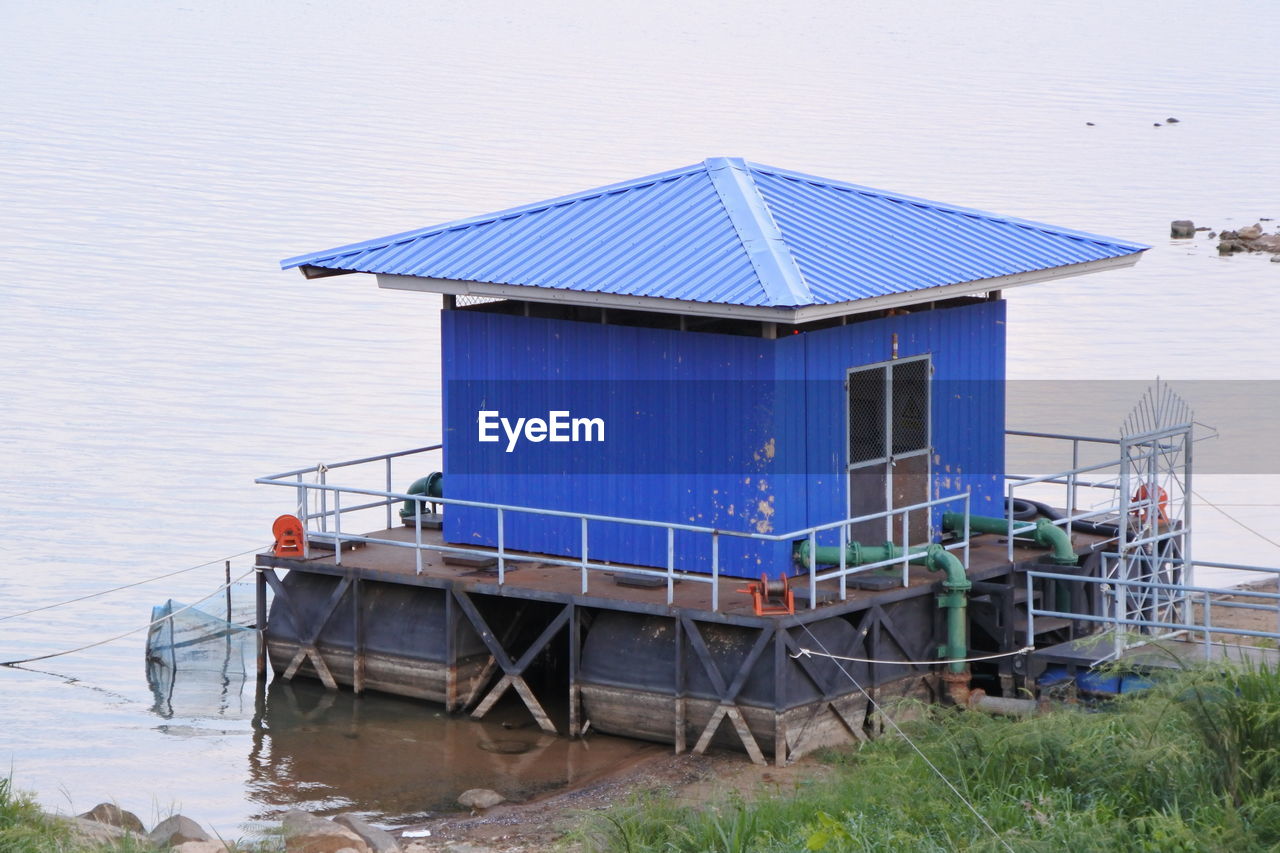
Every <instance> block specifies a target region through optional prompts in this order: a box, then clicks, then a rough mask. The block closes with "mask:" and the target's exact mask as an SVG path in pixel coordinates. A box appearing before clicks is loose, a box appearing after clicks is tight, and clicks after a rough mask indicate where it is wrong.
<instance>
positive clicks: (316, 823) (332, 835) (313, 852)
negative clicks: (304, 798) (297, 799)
mask: <svg viewBox="0 0 1280 853" xmlns="http://www.w3.org/2000/svg"><path fill="white" fill-rule="evenodd" d="M280 823H281V825H282V826H283V828H284V836H285V838H284V849H285V850H286V851H288V853H338V851H340V850H343V849H346V848H350V849H351V850H354V851H355V853H371V851H370V850H369V845H368V844H366V843H365V841H364V839H363V838H361V837H360V836H359V835H356V834H355V833H354V832H352V831H351V830H349V829H347V828H346V827H345V826H340V825H339V824H336V823H334V822H333V821H331V820H325V819H324V818H322V817H316V816H315V815H313V814H308V813H307V812H304V811H302V810H301V809H289V811H287V812H285V813H284V816H283V817H281V819H280Z"/></svg>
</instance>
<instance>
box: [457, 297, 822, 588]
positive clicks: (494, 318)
mask: <svg viewBox="0 0 1280 853" xmlns="http://www.w3.org/2000/svg"><path fill="white" fill-rule="evenodd" d="M441 332H442V341H443V346H444V354H443V355H444V358H443V364H444V371H445V377H446V378H445V383H444V397H445V399H444V408H445V433H444V435H445V475H446V477H445V482H446V483H447V486H446V489H447V492H446V493H447V495H448V496H449V497H455V498H463V499H467V500H477V501H486V502H493V503H505V504H515V505H521V506H536V507H542V508H548V509H559V510H566V511H578V512H589V513H593V514H598V515H611V516H623V517H630V518H642V519H652V520H658V521H668V522H682V523H686V524H693V525H701V526H708V527H717V528H722V529H727V530H739V531H759V532H772V531H775V530H784V529H789V528H791V527H796V526H800V525H801V524H802V521H803V517H804V515H803V506H802V503H803V502H802V501H793V502H790V503H789V502H787V501H785V500H783V499H782V498H781V497H780V496H779V495H778V494H777V492H776V490H774V489H773V488H772V478H771V476H770V475H771V472H772V471H773V470H775V469H776V468H777V464H778V463H777V459H776V456H775V455H774V450H773V448H775V447H776V445H777V430H776V428H775V426H774V423H773V418H774V405H775V400H774V397H775V395H776V386H775V382H774V367H775V361H776V359H775V348H774V346H773V344H774V343H775V342H774V341H768V340H763V339H760V338H752V337H743V336H735V335H710V334H695V333H681V332H676V331H669V330H661V329H646V328H634V327H625V326H612V325H598V324H592V323H579V322H569V321H563V320H545V319H536V318H525V317H511V316H505V315H498V314H485V313H480V312H468V311H446V312H445V313H444V316H443V319H442V323H441ZM480 409H486V410H497V411H501V412H502V414H503V416H508V417H520V416H523V417H529V416H535V417H546V415H547V413H548V411H549V410H553V409H555V410H567V411H570V412H572V413H573V415H574V416H582V417H601V418H603V419H604V421H605V424H606V432H605V439H606V440H605V442H604V444H586V443H583V444H559V445H551V444H548V443H540V444H528V443H521V444H520V445H518V446H517V447H516V448H515V450H513V451H512V452H510V453H508V452H506V448H505V441H504V442H499V443H497V444H481V443H480V442H479V441H478V440H477V428H476V412H477V411H478V410H480ZM445 519H446V521H445V537H446V539H448V540H449V541H451V542H472V543H483V544H486V545H493V544H495V543H496V520H495V514H494V513H493V512H492V511H491V510H480V509H467V508H462V507H452V508H450V509H449V511H447V512H446V514H445ZM579 528H580V525H579V523H578V522H577V521H574V520H568V519H566V520H564V521H558V522H557V521H551V522H548V520H546V519H545V518H544V519H539V518H536V517H533V516H526V517H520V516H516V515H511V516H509V517H508V518H507V520H506V526H505V537H506V538H505V544H506V545H507V546H509V547H512V548H520V549H527V550H533V551H542V552H548V553H554V554H563V555H574V556H576V555H577V554H578V549H579V541H580V529H579ZM676 545H677V548H676V566H677V568H679V569H687V570H694V571H704V570H705V571H709V570H710V559H711V543H710V539H709V537H706V536H701V535H697V534H678V535H677V541H676ZM589 549H590V554H591V556H592V558H593V559H599V560H612V561H620V562H633V563H641V564H649V565H656V566H665V565H666V560H667V542H666V533H665V531H660V530H653V531H647V530H645V529H644V528H639V527H634V526H623V525H611V524H604V523H592V524H591V525H590V527H589ZM785 553H786V548H785V546H783V545H780V544H779V545H774V544H767V543H764V544H754V543H748V542H744V541H742V540H734V539H731V538H727V537H726V538H725V539H723V540H722V542H721V564H722V570H723V571H724V572H725V573H726V574H732V575H736V576H739V577H753V576H758V575H759V574H760V572H761V571H763V570H764V569H766V568H767V569H770V570H771V571H775V572H776V571H777V569H776V568H775V566H776V565H778V562H779V559H782V560H785ZM779 555H781V557H780V556H779Z"/></svg>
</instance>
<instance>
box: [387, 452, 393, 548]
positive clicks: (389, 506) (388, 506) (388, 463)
mask: <svg viewBox="0 0 1280 853" xmlns="http://www.w3.org/2000/svg"><path fill="white" fill-rule="evenodd" d="M387 491H388V492H389V491H391V457H390V456H388V457H387ZM394 503H395V502H394V500H393V499H392V498H387V529H388V530H390V529H391V524H392V520H391V508H392V506H394Z"/></svg>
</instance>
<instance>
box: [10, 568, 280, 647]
mask: <svg viewBox="0 0 1280 853" xmlns="http://www.w3.org/2000/svg"><path fill="white" fill-rule="evenodd" d="M256 571H257V569H250V570H249V571H247V572H245V573H244V574H242V575H241V576H240V577H238V578H236V579H235V580H233V581H231V582H230V583H224V584H223V585H222V586H220V587H218V588H217V589H215V590H213V592H210V593H209V594H207V595H203V596H201V597H200V598H197V599H196V600H195V601H193V602H191V603H190V604H188V605H187V606H186V607H182V608H179V609H178V610H174V611H173V612H172V613H169V614H167V615H165V616H162V617H160V618H159V619H156V620H154V621H151V622H148V623H147V624H145V625H143V626H142V627H141V628H134V629H133V630H131V631H125V632H124V633H123V634H117V635H116V636H114V637H108V638H107V639H105V640H98V641H97V642H96V643H89V644H88V645H84V646H79V647H77V648H74V649H67V650H66V651H64V652H51V653H50V654H47V655H36V656H35V657H30V658H23V659H21V660H7V661H0V666H9V667H14V666H18V665H19V664H24V663H34V662H35V661H38V660H48V659H49V658H57V657H62V656H63V655H70V654H75V653H76V652H83V651H85V650H87V649H93V648H97V647H98V646H105V645H106V644H107V643H114V642H115V641H116V640H123V639H124V638H125V637H128V636H130V635H132V634H136V633H138V632H139V631H145V630H147V629H148V628H151V627H153V626H155V625H159V624H160V623H161V622H163V621H165V620H166V619H171V618H173V617H174V616H177V615H178V614H179V613H185V612H186V611H188V610H190V609H191V608H193V607H195V606H196V605H197V604H199V603H200V602H202V601H204V600H206V599H209V598H213V597H214V596H215V595H217V594H218V593H220V592H222V591H223V590H224V589H226V588H227V587H229V586H231V584H234V583H239V582H240V581H242V580H244V579H245V578H247V577H249V575H251V574H253V573H254V572H256Z"/></svg>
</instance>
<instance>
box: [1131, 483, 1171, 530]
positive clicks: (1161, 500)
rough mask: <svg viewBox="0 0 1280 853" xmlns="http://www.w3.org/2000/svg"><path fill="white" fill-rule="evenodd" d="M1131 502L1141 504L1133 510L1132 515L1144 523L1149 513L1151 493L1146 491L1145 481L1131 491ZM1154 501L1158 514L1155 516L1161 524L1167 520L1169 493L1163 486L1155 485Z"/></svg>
mask: <svg viewBox="0 0 1280 853" xmlns="http://www.w3.org/2000/svg"><path fill="white" fill-rule="evenodd" d="M1131 503H1136V504H1140V505H1141V506H1139V508H1138V509H1135V510H1133V515H1136V516H1138V518H1139V519H1140V520H1141V521H1142V523H1143V524H1145V523H1146V521H1147V517H1148V515H1149V513H1148V508H1149V507H1150V504H1151V493H1150V492H1149V491H1147V484H1146V483H1143V484H1142V485H1141V486H1139V487H1138V491H1136V492H1134V493H1133V499H1132V501H1131ZM1155 503H1156V504H1157V506H1158V510H1159V514H1158V515H1157V516H1156V518H1157V519H1158V520H1159V522H1160V523H1161V524H1164V523H1166V522H1168V520H1169V493H1168V492H1166V491H1165V490H1164V487H1163V486H1156V500H1155Z"/></svg>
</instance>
